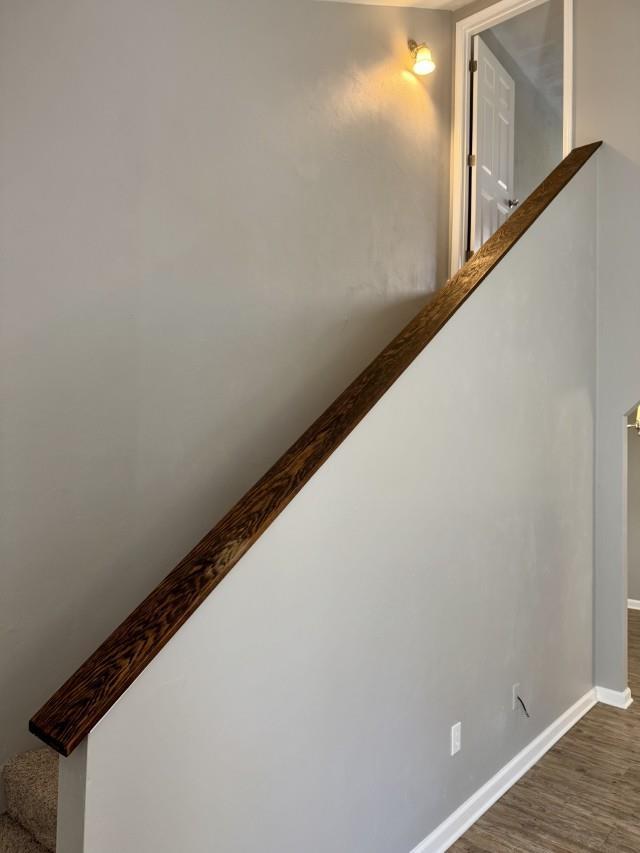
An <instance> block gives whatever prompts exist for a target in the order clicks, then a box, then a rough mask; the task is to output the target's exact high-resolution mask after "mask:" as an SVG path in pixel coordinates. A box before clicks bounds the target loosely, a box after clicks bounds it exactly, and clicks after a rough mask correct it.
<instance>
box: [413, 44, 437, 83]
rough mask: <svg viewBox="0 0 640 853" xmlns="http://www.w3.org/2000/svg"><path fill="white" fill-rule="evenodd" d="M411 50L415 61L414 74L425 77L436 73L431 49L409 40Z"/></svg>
mask: <svg viewBox="0 0 640 853" xmlns="http://www.w3.org/2000/svg"><path fill="white" fill-rule="evenodd" d="M409 50H410V51H411V57H412V59H413V73H414V74H419V75H420V76H421V77H424V75H425V74H431V72H432V71H435V69H436V64H435V62H434V61H433V57H432V56H431V48H429V47H427V46H426V44H425V43H424V42H423V43H422V44H418V43H417V42H415V41H414V40H413V39H409Z"/></svg>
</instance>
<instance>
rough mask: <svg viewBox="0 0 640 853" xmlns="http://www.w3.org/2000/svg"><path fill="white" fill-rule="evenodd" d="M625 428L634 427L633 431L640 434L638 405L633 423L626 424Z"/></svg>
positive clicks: (639, 407) (639, 408)
mask: <svg viewBox="0 0 640 853" xmlns="http://www.w3.org/2000/svg"><path fill="white" fill-rule="evenodd" d="M627 429H635V431H636V432H637V433H638V435H640V406H638V408H637V410H636V420H635V423H633V424H627Z"/></svg>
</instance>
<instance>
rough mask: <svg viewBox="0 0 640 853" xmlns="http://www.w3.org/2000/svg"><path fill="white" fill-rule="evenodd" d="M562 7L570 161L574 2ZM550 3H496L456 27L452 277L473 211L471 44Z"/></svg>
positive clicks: (565, 122) (517, 0)
mask: <svg viewBox="0 0 640 853" xmlns="http://www.w3.org/2000/svg"><path fill="white" fill-rule="evenodd" d="M563 1H564V25H563V104H562V150H563V156H565V157H566V156H567V154H569V153H570V151H571V150H572V148H573V0H563ZM548 2H549V0H498V2H496V3H493V4H492V5H491V6H488V7H487V8H486V9H482V10H481V11H479V12H475V13H474V14H472V15H468V16H467V17H465V18H462V19H461V20H459V21H458V22H457V23H456V31H455V48H454V71H453V87H454V88H453V116H452V123H453V127H452V142H451V205H450V207H451V217H450V219H451V239H450V275H453V274H454V273H456V272H457V271H458V270H459V269H460V267H461V266H462V264H463V263H464V260H465V258H464V253H465V241H466V224H467V216H468V212H469V211H468V207H469V174H468V166H467V157H468V155H469V154H470V153H471V152H470V151H469V132H470V117H469V112H470V105H471V77H470V74H469V63H470V61H471V43H472V39H473V36H475V35H478V34H479V33H481V32H482V31H483V30H487V29H489V28H490V27H494V26H496V25H497V24H501V23H503V22H504V21H508V20H509V19H510V18H515V17H516V15H521V14H523V13H524V12H528V11H529V10H530V9H533V8H535V7H536V6H541V5H542V4H543V3H548Z"/></svg>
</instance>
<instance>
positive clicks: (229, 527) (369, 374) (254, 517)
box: [29, 142, 601, 755]
mask: <svg viewBox="0 0 640 853" xmlns="http://www.w3.org/2000/svg"><path fill="white" fill-rule="evenodd" d="M600 145H601V143H600V142H596V143H593V144H591V145H585V146H583V147H581V148H576V149H575V150H574V151H572V153H571V154H569V156H568V157H566V158H565V159H564V160H563V162H562V163H561V164H560V165H559V166H558V167H557V168H556V169H554V171H553V172H552V173H551V174H550V175H549V177H548V178H547V179H546V180H545V181H543V183H542V184H541V185H540V186H539V187H538V188H537V189H536V190H535V191H534V192H533V193H532V194H531V196H529V198H528V199H527V200H526V201H525V202H524V203H523V204H522V205H521V207H520V208H519V209H518V210H517V211H516V212H515V213H514V214H513V215H512V216H511V217H510V218H509V219H508V220H507V222H505V224H504V225H503V226H502V227H501V228H500V229H499V230H498V231H497V232H496V233H495V234H494V235H493V236H492V237H491V238H490V239H489V240H488V241H487V243H486V244H485V245H484V246H483V247H482V248H481V249H480V251H478V252H477V254H476V255H474V256H473V258H472V259H471V260H470V261H468V262H467V263H466V264H465V265H464V266H463V267H462V269H461V270H460V271H459V272H458V273H456V275H454V276H453V277H452V278H451V279H449V281H448V282H447V283H446V284H445V285H444V287H443V288H442V289H441V290H440V291H438V293H437V295H436V296H435V297H434V298H433V299H432V300H431V301H430V302H429V303H428V305H427V306H426V307H425V308H423V309H422V310H421V311H420V313H419V314H418V315H417V316H416V317H415V318H414V319H413V320H412V321H411V322H410V323H409V324H408V325H407V326H406V327H405V328H404V329H403V330H402V332H400V334H399V335H398V336H397V337H396V338H395V339H394V340H393V341H392V342H391V343H390V344H389V346H387V347H386V349H385V350H383V352H382V353H380V355H379V356H378V357H377V358H376V359H375V360H374V361H372V362H371V364H370V365H369V366H368V367H367V368H366V369H365V370H364V371H363V372H362V373H361V374H360V376H358V378H357V379H356V380H355V381H354V382H353V383H352V384H351V385H350V386H349V387H348V388H347V390H346V391H344V393H342V394H341V395H340V396H339V397H338V399H337V400H336V401H335V402H334V403H333V404H332V405H331V406H330V407H329V408H328V409H327V410H326V412H325V413H324V414H323V415H321V416H320V417H319V418H318V420H317V421H316V422H315V423H314V424H313V425H312V426H311V427H309V429H308V430H307V431H306V432H305V433H304V435H303V436H302V437H301V438H300V439H298V441H296V443H295V444H294V445H293V446H292V447H291V448H290V449H289V450H288V451H287V452H286V453H285V454H284V456H282V457H281V458H280V459H279V460H278V462H276V464H275V465H274V466H273V467H272V468H271V469H270V470H269V471H267V473H266V474H265V475H264V476H263V477H262V479H260V480H259V481H258V482H257V483H256V484H255V486H253V488H251V489H250V490H249V491H248V492H247V494H246V495H245V496H244V497H243V498H242V499H241V500H239V501H238V503H237V504H236V505H235V506H234V507H233V508H232V509H231V510H230V511H229V512H228V513H227V514H226V515H225V516H224V518H223V519H222V520H221V521H219V522H218V524H216V526H215V527H214V528H213V530H212V531H211V532H210V533H208V534H207V535H206V536H205V537H204V539H202V541H201V542H200V543H199V544H198V545H196V547H195V548H194V549H193V550H192V551H191V552H190V553H189V554H187V556H186V557H185V558H184V559H183V560H182V562H181V563H179V565H178V566H176V568H175V569H173V571H172V572H171V573H170V574H169V575H167V577H166V578H165V579H164V580H163V581H162V582H161V583H160V585H159V586H158V587H156V589H155V590H154V591H153V592H152V593H151V595H149V596H148V597H147V598H146V599H145V600H144V601H143V602H142V604H140V606H139V607H138V608H137V609H136V610H134V611H133V613H132V614H131V615H130V616H129V617H128V618H127V619H125V621H124V622H123V623H122V624H121V625H120V627H119V628H116V630H115V631H114V632H113V634H111V636H110V637H109V638H108V639H107V640H106V641H105V642H104V643H103V644H102V645H101V646H100V647H99V648H98V649H97V651H95V652H94V653H93V654H92V655H91V657H90V658H89V659H88V660H87V661H86V662H85V663H84V664H83V665H82V666H81V667H80V669H78V670H77V672H76V673H75V674H74V675H72V676H71V678H70V679H69V680H68V681H67V682H66V683H65V684H63V686H62V687H61V688H60V689H59V690H58V691H57V692H56V693H55V694H54V695H53V696H52V697H51V699H49V701H48V702H47V703H46V704H45V705H44V706H43V707H42V708H41V709H40V710H39V711H38V713H37V714H36V715H35V716H34V717H33V719H32V720H31V721H30V723H29V728H30V730H31V731H32V732H33V733H34V734H36V735H37V736H38V737H40V738H41V739H42V740H43V741H44V742H45V743H47V744H49V745H50V746H52V747H53V748H54V749H56V750H58V752H60V753H61V754H62V755H69V754H70V753H71V752H72V751H73V750H74V749H75V748H76V747H77V746H78V745H79V744H80V743H81V742H82V741H83V740H84V738H85V737H86V736H87V735H88V734H89V732H90V731H91V729H92V728H93V727H94V726H95V725H96V723H97V722H98V721H99V720H100V719H101V718H102V717H103V716H104V715H105V714H106V713H107V711H108V710H109V709H110V708H111V706H112V705H113V704H114V703H115V702H116V700H117V699H118V698H119V697H120V696H121V695H122V694H123V693H124V691H125V690H126V689H127V688H128V687H129V686H130V685H131V684H132V683H133V682H134V681H135V679H136V678H137V677H138V676H139V675H140V673H141V672H142V671H143V669H144V668H145V667H146V666H147V664H148V663H149V662H150V661H151V660H152V659H153V658H154V657H155V656H156V655H157V654H158V652H159V651H160V650H161V649H162V647H163V646H164V645H165V644H166V643H167V641H168V640H170V639H171V637H172V636H173V635H174V634H175V633H176V631H178V629H179V628H180V627H181V626H182V625H184V623H185V622H186V621H187V619H188V618H189V617H190V616H191V615H192V613H193V612H194V611H195V610H196V609H197V608H198V607H199V606H200V605H201V604H202V602H203V601H204V600H205V598H206V597H207V596H208V595H209V593H211V592H212V590H214V589H215V587H216V586H217V585H218V584H219V583H220V581H221V580H222V579H223V578H224V576H225V575H226V574H227V573H228V572H229V571H230V570H231V569H232V568H233V567H234V566H235V564H236V563H237V562H238V560H240V558H241V557H242V556H243V554H245V553H246V552H247V550H248V549H249V548H250V547H251V546H252V545H253V543H254V542H255V541H256V540H257V539H258V537H259V536H261V535H262V534H263V533H264V531H265V530H266V529H267V528H268V527H269V525H270V524H271V522H272V521H273V520H274V519H275V518H276V517H277V516H278V515H279V514H280V513H281V512H282V510H283V509H284V508H285V507H286V506H287V504H288V503H289V501H291V500H292V499H293V498H294V497H295V496H296V494H297V493H298V492H299V491H300V489H301V488H302V487H303V486H304V484H305V483H306V482H307V481H308V480H309V479H310V478H311V477H312V476H313V474H314V473H315V472H316V471H317V470H318V468H319V467H320V466H321V465H322V464H323V462H325V461H326V460H327V459H328V458H329V456H330V455H331V454H332V453H333V451H334V450H335V449H336V448H337V447H338V446H339V445H340V443H341V442H342V441H344V439H345V438H346V437H347V436H348V435H349V433H350V432H351V431H352V430H353V428H354V427H355V426H356V425H357V424H358V423H359V422H360V421H361V420H362V418H363V417H364V416H365V415H366V414H367V412H368V411H369V410H370V409H371V408H372V407H373V406H374V405H375V404H376V402H377V401H378V400H379V399H380V398H381V397H382V395H383V394H384V393H385V391H387V390H388V388H389V387H390V386H391V385H392V384H393V383H394V382H395V380H396V379H397V378H398V377H399V376H400V374H401V373H402V372H403V371H404V370H406V368H407V367H408V366H409V365H410V364H411V362H412V361H413V360H414V359H415V358H416V356H417V355H418V354H419V353H420V352H421V351H422V350H423V349H424V347H425V346H426V345H427V344H428V343H429V341H430V340H431V339H432V338H433V337H434V336H435V335H436V334H437V333H438V331H439V330H440V329H441V328H442V327H443V326H444V324H445V323H446V322H447V321H448V320H450V319H451V317H452V316H453V315H454V314H455V312H456V311H457V310H458V308H460V306H461V305H462V304H463V303H464V302H465V300H466V299H468V297H469V296H470V295H471V293H473V291H474V290H475V289H476V287H478V285H479V284H480V283H481V282H482V281H483V280H484V279H485V278H486V276H487V275H488V274H489V273H490V272H491V270H492V269H493V268H494V267H495V266H496V264H497V263H499V262H500V261H501V260H502V258H504V256H505V255H506V254H507V252H508V251H509V250H510V249H511V248H512V247H513V246H514V245H515V244H516V243H517V242H518V240H519V239H520V238H521V237H522V235H523V234H524V233H525V232H526V231H527V229H528V228H529V227H530V226H531V225H532V224H533V223H534V222H535V220H536V219H537V218H538V216H540V214H541V213H542V211H543V210H544V209H545V208H546V207H547V206H548V205H549V204H550V203H551V201H553V199H554V198H555V197H556V196H557V195H558V193H559V192H560V191H561V190H562V188H563V187H564V186H565V185H566V184H567V183H568V182H569V181H570V180H571V178H572V177H573V176H574V175H575V174H576V172H577V171H578V170H579V169H580V168H581V167H582V166H583V165H584V164H585V163H586V161H587V160H588V159H589V158H590V157H591V155H592V154H593V153H594V152H595V151H596V150H597V149H598V148H599V147H600ZM443 381H444V380H443Z"/></svg>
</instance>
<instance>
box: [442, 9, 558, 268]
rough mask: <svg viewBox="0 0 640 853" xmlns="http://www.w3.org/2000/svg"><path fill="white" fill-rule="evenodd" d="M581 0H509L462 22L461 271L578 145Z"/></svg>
mask: <svg viewBox="0 0 640 853" xmlns="http://www.w3.org/2000/svg"><path fill="white" fill-rule="evenodd" d="M572 54H573V0H499V2H497V3H495V4H494V5H492V6H490V7H488V8H487V9H484V10H482V11H480V12H476V13H475V14H473V15H470V16H468V17H466V18H463V19H462V20H460V21H458V23H457V24H456V44H455V71H454V77H455V79H454V83H455V97H454V121H453V123H454V127H453V147H452V167H451V171H452V210H451V259H450V263H451V274H453V273H455V272H456V271H457V270H458V269H459V268H460V267H461V266H462V264H463V263H464V262H465V260H468V258H469V257H471V256H472V254H473V253H474V252H476V251H477V250H478V249H479V248H480V246H481V245H482V244H483V243H484V242H485V241H486V240H487V239H488V238H489V237H490V236H491V234H493V232H494V231H495V230H496V229H497V228H498V227H499V226H500V225H501V224H502V223H503V222H504V221H505V220H506V219H507V218H508V217H509V216H510V215H511V214H512V213H513V212H514V210H516V209H517V207H518V206H519V204H520V203H521V201H523V200H524V199H525V198H526V197H527V196H528V195H529V194H530V193H531V192H532V191H533V190H534V189H535V187H536V186H537V185H538V184H539V183H540V182H541V181H542V180H543V179H544V178H545V177H546V176H547V175H548V174H549V172H550V171H551V170H552V169H553V168H554V167H555V166H556V165H557V164H558V163H559V162H560V161H561V160H562V158H563V156H566V155H567V154H568V153H569V152H570V151H571V148H572V147H573V122H572V116H573V71H572V69H573V58H572Z"/></svg>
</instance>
